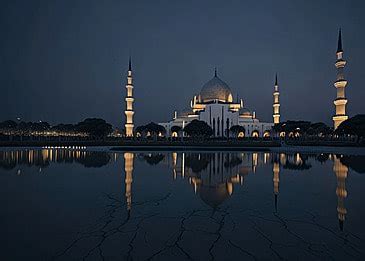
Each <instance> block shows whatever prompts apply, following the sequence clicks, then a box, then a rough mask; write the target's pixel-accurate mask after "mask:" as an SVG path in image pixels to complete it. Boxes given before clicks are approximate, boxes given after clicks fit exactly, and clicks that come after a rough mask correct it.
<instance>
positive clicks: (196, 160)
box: [124, 152, 348, 230]
mask: <svg viewBox="0 0 365 261" xmlns="http://www.w3.org/2000/svg"><path fill="white" fill-rule="evenodd" d="M134 157H135V154H134V153H132V152H125V153H124V159H125V167H124V170H125V197H126V203H127V209H128V210H131V208H132V181H133V165H134ZM137 157H138V159H141V160H144V161H146V162H147V163H148V164H150V165H156V164H164V165H166V166H167V167H168V168H170V169H172V176H173V179H177V178H178V177H181V178H184V179H187V180H188V182H189V184H190V185H191V186H192V187H193V190H194V193H195V194H197V195H199V197H200V198H201V200H202V201H203V202H204V203H205V204H206V205H208V206H210V207H212V208H213V209H215V208H218V207H219V206H220V205H221V204H222V203H223V202H224V201H225V200H226V199H228V198H229V197H231V196H232V194H233V193H234V187H235V186H243V185H244V181H245V177H246V176H247V175H249V174H250V173H255V172H256V170H257V168H259V167H260V166H262V165H266V164H270V165H271V166H272V182H273V195H274V197H273V201H274V204H273V205H274V211H275V212H278V197H279V192H280V190H279V183H280V171H281V170H283V169H286V170H307V169H310V168H311V167H312V165H311V163H310V162H309V161H310V159H314V160H315V161H318V162H320V163H324V162H326V161H327V160H330V161H332V162H333V172H334V174H335V175H336V178H337V188H336V195H337V198H338V204H337V213H338V220H339V228H340V230H343V225H344V221H345V217H346V214H347V210H346V208H345V198H346V197H347V191H346V178H347V173H348V167H347V166H346V165H345V164H344V163H343V160H342V159H343V158H344V157H343V156H342V155H333V154H320V155H316V154H313V155H310V154H308V155H302V154H299V153H294V154H284V153H278V154H276V153H255V152H253V153H251V152H250V153H225V152H215V153H196V152H181V153H177V152H172V153H147V154H146V153H140V154H137Z"/></svg>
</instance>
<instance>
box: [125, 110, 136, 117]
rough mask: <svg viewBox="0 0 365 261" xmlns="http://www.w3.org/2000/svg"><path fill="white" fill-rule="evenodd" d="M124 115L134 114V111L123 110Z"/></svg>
mask: <svg viewBox="0 0 365 261" xmlns="http://www.w3.org/2000/svg"><path fill="white" fill-rule="evenodd" d="M124 113H125V115H126V116H129V115H130V116H133V115H134V111H125V112H124Z"/></svg>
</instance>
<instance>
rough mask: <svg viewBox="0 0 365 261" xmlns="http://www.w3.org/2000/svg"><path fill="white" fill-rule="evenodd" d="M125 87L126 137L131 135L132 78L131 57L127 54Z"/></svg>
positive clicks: (132, 126) (132, 112)
mask: <svg viewBox="0 0 365 261" xmlns="http://www.w3.org/2000/svg"><path fill="white" fill-rule="evenodd" d="M125 88H126V89H127V96H126V98H125V102H126V110H125V112H124V113H125V116H126V121H125V135H126V136H127V137H133V128H134V125H133V115H134V111H133V102H134V98H133V78H132V59H131V57H130V56H129V62H128V76H127V85H126V86H125Z"/></svg>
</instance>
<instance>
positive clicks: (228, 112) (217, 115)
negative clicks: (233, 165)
mask: <svg viewBox="0 0 365 261" xmlns="http://www.w3.org/2000/svg"><path fill="white" fill-rule="evenodd" d="M279 106H280V105H279V92H278V86H277V79H276V81H275V91H274V111H275V112H274V119H275V120H277V122H279V118H280V115H279ZM193 120H200V121H204V122H206V123H207V124H208V125H209V126H210V127H211V128H212V129H213V136H215V137H226V136H227V131H226V130H227V129H229V128H231V127H232V126H234V125H239V126H242V127H243V128H242V131H241V132H240V133H238V135H239V136H240V137H245V136H246V137H247V136H252V137H269V136H270V132H271V128H272V126H273V125H274V123H273V122H260V121H259V119H257V118H256V115H255V112H251V111H250V110H249V109H247V108H246V107H244V101H243V100H242V99H240V100H238V98H237V100H236V101H233V93H232V91H231V88H230V87H229V86H228V84H227V83H225V82H224V81H223V80H222V79H220V78H219V77H218V75H217V70H215V72H214V77H213V78H212V79H211V80H209V81H208V82H207V83H206V84H204V85H203V87H202V89H201V90H200V93H199V94H198V95H195V96H194V97H193V99H192V100H191V102H190V108H189V109H188V110H185V111H183V112H181V113H177V112H176V111H175V113H174V117H173V119H172V120H171V121H168V122H162V123H159V124H160V125H162V126H163V127H165V129H166V132H167V136H175V137H176V136H177V135H178V133H177V132H172V131H171V128H172V127H173V126H179V127H181V128H182V129H183V128H184V127H185V126H186V125H187V124H189V123H190V122H191V121H193ZM243 129H244V130H243Z"/></svg>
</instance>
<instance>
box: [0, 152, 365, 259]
mask: <svg viewBox="0 0 365 261" xmlns="http://www.w3.org/2000/svg"><path fill="white" fill-rule="evenodd" d="M364 166H365V157H361V156H347V155H334V154H319V155H314V154H313V155H312V154H299V153H294V154H284V153H264V152H257V153H256V152H231V153H230V152H209V153H207V152H200V153H199V152H143V153H142V152H141V153H133V152H120V153H109V152H90V151H69V150H62V149H46V150H30V149H28V150H25V149H24V150H21V149H18V150H7V151H2V152H0V202H1V211H0V214H1V216H0V219H1V220H0V221H1V222H0V231H1V251H0V259H1V260H25V259H28V260H29V259H33V260H81V259H86V260H103V259H105V260H123V259H124V260H132V259H133V260H184V259H193V260H213V259H216V260H251V259H252V260H268V259H269V260H275V259H278V260H281V259H290V260H291V259H303V260H323V259H325V260H327V259H328V260H359V259H363V258H364V256H365V241H364V239H365V224H364V222H365V208H364V204H363V202H364V200H365V167H364Z"/></svg>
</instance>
